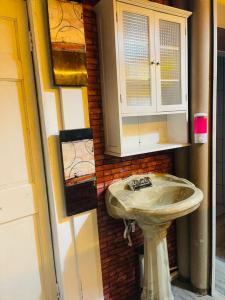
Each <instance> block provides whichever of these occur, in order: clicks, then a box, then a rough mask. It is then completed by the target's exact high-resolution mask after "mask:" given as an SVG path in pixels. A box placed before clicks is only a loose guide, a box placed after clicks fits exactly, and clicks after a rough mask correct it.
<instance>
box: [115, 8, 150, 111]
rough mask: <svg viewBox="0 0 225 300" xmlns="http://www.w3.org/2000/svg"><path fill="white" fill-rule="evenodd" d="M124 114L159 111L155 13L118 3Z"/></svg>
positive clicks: (121, 88) (120, 73) (119, 57)
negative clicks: (157, 101)
mask: <svg viewBox="0 0 225 300" xmlns="http://www.w3.org/2000/svg"><path fill="white" fill-rule="evenodd" d="M117 17H118V27H117V30H118V31H117V33H118V47H119V55H118V68H119V78H120V82H119V85H120V98H121V99H120V101H121V106H122V114H124V115H126V114H148V113H149V112H153V111H156V88H155V64H154V61H155V47H154V13H153V12H151V11H149V10H147V9H144V8H138V7H137V6H132V5H128V4H122V3H117Z"/></svg>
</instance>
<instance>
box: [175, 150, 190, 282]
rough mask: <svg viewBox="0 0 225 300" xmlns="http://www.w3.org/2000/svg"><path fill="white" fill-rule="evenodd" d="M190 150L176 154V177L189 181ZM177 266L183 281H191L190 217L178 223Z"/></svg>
mask: <svg viewBox="0 0 225 300" xmlns="http://www.w3.org/2000/svg"><path fill="white" fill-rule="evenodd" d="M188 158H189V149H188V148H183V149H177V150H176V152H175V174H176V176H179V177H183V178H187V179H189V159H188ZM176 232H177V264H178V269H179V276H180V278H181V279H182V280H185V281H188V280H189V279H190V222H189V215H188V216H185V217H183V218H179V219H177V221H176Z"/></svg>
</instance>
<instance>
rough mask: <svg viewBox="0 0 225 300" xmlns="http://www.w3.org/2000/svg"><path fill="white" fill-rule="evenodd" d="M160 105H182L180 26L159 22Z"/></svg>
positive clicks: (168, 22)
mask: <svg viewBox="0 0 225 300" xmlns="http://www.w3.org/2000/svg"><path fill="white" fill-rule="evenodd" d="M159 30H160V64H161V69H160V70H161V101H162V105H177V104H181V103H182V97H181V38H180V36H181V35H180V24H179V23H174V22H170V21H166V20H160V21H159Z"/></svg>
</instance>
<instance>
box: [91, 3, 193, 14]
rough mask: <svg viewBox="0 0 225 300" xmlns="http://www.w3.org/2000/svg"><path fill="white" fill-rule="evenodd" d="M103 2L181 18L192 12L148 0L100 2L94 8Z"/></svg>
mask: <svg viewBox="0 0 225 300" xmlns="http://www.w3.org/2000/svg"><path fill="white" fill-rule="evenodd" d="M104 2H111V3H114V4H116V3H117V2H121V3H127V4H130V5H133V6H138V7H143V8H147V9H151V10H154V11H157V12H162V13H167V14H171V15H175V16H179V17H183V18H188V17H190V16H191V15H192V12H190V11H188V10H183V9H179V8H175V7H172V6H168V5H164V4H159V3H156V2H152V1H150V0H100V1H99V3H98V4H97V5H96V8H98V6H100V5H101V4H103V3H104Z"/></svg>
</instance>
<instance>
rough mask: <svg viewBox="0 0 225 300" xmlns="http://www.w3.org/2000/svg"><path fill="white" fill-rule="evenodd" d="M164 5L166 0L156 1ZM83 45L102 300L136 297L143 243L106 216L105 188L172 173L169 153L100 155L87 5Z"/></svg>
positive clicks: (171, 238)
mask: <svg viewBox="0 0 225 300" xmlns="http://www.w3.org/2000/svg"><path fill="white" fill-rule="evenodd" d="M90 2H92V1H90ZM157 2H160V3H165V2H166V4H168V1H157ZM84 22H85V35H86V46H87V69H88V102H89V114H90V124H91V128H92V129H93V135H94V148H95V159H96V170H97V189H98V230H99V239H100V252H101V265H102V274H103V286H104V298H105V300H132V299H137V294H138V281H139V275H138V273H139V266H138V254H137V247H138V246H139V245H141V244H143V237H142V234H141V231H140V229H137V231H136V232H135V233H134V234H133V235H132V240H133V247H128V246H127V242H126V241H125V240H124V239H123V230H124V227H123V222H122V221H121V220H114V219H112V218H111V217H109V216H108V214H107V212H106V208H105V199H104V196H105V190H106V189H107V187H108V186H109V185H110V184H111V183H112V182H113V180H117V179H120V178H125V177H128V176H130V175H132V174H142V173H148V172H168V173H173V152H167V153H166V152H164V153H160V154H159V153H158V154H146V155H138V156H135V157H134V156H133V157H128V158H115V157H111V156H107V155H104V132H103V116H102V102H101V90H100V74H99V57H98V43H97V27H96V18H95V14H94V12H93V10H92V9H91V7H90V6H88V5H85V6H84ZM168 248H169V258H170V265H171V266H175V265H176V233H175V225H173V226H172V227H171V229H170V231H169V234H168Z"/></svg>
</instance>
